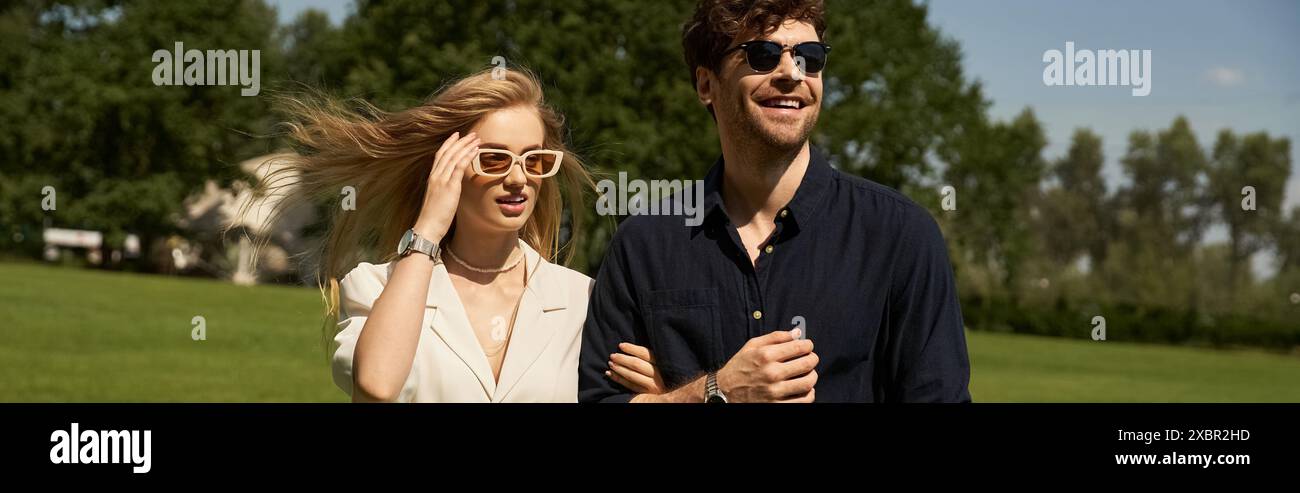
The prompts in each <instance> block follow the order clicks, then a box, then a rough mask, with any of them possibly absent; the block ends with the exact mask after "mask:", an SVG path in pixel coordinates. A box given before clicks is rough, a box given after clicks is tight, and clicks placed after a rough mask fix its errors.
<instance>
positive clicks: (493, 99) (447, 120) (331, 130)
mask: <svg viewBox="0 0 1300 493" xmlns="http://www.w3.org/2000/svg"><path fill="white" fill-rule="evenodd" d="M492 70H493V69H488V70H483V71H480V72H478V73H475V74H473V75H470V76H468V77H465V78H463V79H461V80H459V81H457V82H455V83H453V84H451V85H450V86H447V87H445V88H444V89H443V90H441V91H438V92H437V93H436V94H434V95H433V96H432V97H431V99H430V100H428V101H427V102H425V103H424V104H421V105H419V106H416V107H414V108H410V109H407V110H403V111H398V112H386V111H383V110H380V109H378V108H376V107H374V106H373V105H370V104H369V103H365V102H364V101H357V102H356V103H357V105H358V106H359V107H360V108H359V109H356V110H354V109H350V108H348V107H347V106H345V105H344V104H342V103H340V102H338V101H337V100H334V99H331V98H328V97H323V96H319V95H315V96H312V97H282V98H280V100H281V106H282V109H283V110H284V111H285V112H286V113H287V114H288V116H289V118H288V121H287V122H285V123H284V125H285V126H286V127H287V133H286V135H287V137H288V138H289V139H290V141H291V142H292V143H293V144H294V145H295V147H296V148H297V149H296V150H297V151H298V152H296V153H294V154H289V155H285V156H283V157H279V158H276V159H275V160H274V161H273V162H272V163H271V168H270V169H271V171H270V172H269V174H268V175H267V177H266V178H265V179H264V180H263V181H262V182H261V183H260V184H259V186H258V189H257V192H258V193H257V196H261V197H266V196H271V195H276V194H277V193H281V192H283V193H282V195H281V200H280V201H279V202H277V203H276V205H275V207H274V209H275V210H274V211H273V212H272V213H271V217H272V220H273V221H274V220H275V218H276V217H278V216H279V214H280V213H282V212H284V211H286V210H288V209H290V208H292V207H295V206H297V205H301V204H304V203H320V202H332V203H333V204H334V207H332V208H331V209H329V210H331V211H332V212H330V213H329V214H328V217H327V227H328V229H327V230H326V233H325V235H324V238H323V241H322V243H321V245H320V248H319V251H318V252H317V254H318V255H319V257H318V258H319V261H318V263H317V266H316V279H317V282H318V285H319V287H320V289H321V294H322V297H323V298H324V300H325V318H326V320H325V323H324V327H323V329H324V330H323V332H324V334H323V336H324V337H325V341H326V342H328V341H329V340H330V339H332V338H333V335H334V328H335V326H336V324H337V319H338V314H339V284H338V279H339V278H341V277H342V276H343V275H344V274H346V273H347V272H348V270H350V269H351V268H352V267H353V266H355V265H356V264H357V263H359V262H361V261H365V260H370V261H374V260H375V255H376V254H377V252H382V253H383V256H382V257H380V258H379V260H382V261H390V260H393V259H394V258H395V257H396V253H395V250H396V245H397V242H398V240H399V239H400V238H401V236H402V234H403V233H405V232H406V230H407V229H409V228H411V226H412V225H414V224H415V220H416V219H417V217H418V216H419V213H420V208H421V205H422V204H423V201H424V192H425V188H426V186H427V183H428V176H429V171H430V170H431V169H432V167H433V160H434V153H435V152H437V150H438V148H439V147H440V146H441V145H442V143H443V142H444V141H445V140H446V139H447V138H448V137H450V136H451V134H452V133H455V132H460V134H461V135H464V134H465V133H467V132H468V131H469V130H470V129H471V128H472V127H473V126H474V125H475V124H476V123H477V122H479V121H480V120H481V119H483V117H485V116H487V115H488V114H489V113H492V112H494V111H497V110H501V109H505V108H511V107H515V106H521V105H523V106H529V107H533V108H536V109H537V111H538V113H539V114H540V115H541V119H542V125H543V127H544V128H545V134H546V136H545V141H544V143H543V145H544V146H545V148H547V149H553V150H560V151H564V153H565V156H564V159H563V160H562V161H561V169H560V172H559V173H558V174H557V175H555V177H553V178H550V179H549V180H548V181H549V184H547V185H544V186H542V187H540V190H539V196H538V198H537V206H536V207H535V208H534V210H533V213H532V215H531V216H530V217H529V218H528V221H527V222H526V223H525V225H524V228H523V230H522V231H521V232H520V236H521V238H522V239H523V241H525V242H527V243H528V245H529V246H531V247H533V249H535V250H537V252H538V253H540V254H541V255H542V256H543V257H544V258H546V259H547V260H548V261H552V262H556V261H562V262H563V263H566V264H567V262H568V261H569V259H570V258H572V256H573V253H574V250H575V249H574V248H573V243H574V241H573V239H576V238H581V234H580V228H581V226H582V224H583V218H584V215H585V214H584V211H585V209H584V207H583V206H582V204H583V200H584V196H585V193H586V191H588V190H593V189H594V188H595V185H594V183H593V181H592V178H591V175H590V174H589V173H588V171H587V169H586V167H585V166H584V165H583V163H582V160H581V159H580V158H579V157H578V156H577V155H575V154H574V153H572V152H570V151H569V150H568V148H567V147H566V146H565V143H564V140H565V134H564V117H563V116H562V115H561V114H560V113H559V112H558V111H556V110H554V109H553V108H551V107H550V106H548V105H547V104H546V101H545V99H544V98H543V95H542V86H541V84H540V83H539V82H538V80H537V78H536V76H534V75H533V74H532V73H531V72H528V71H526V70H510V69H495V70H497V72H496V76H495V77H494V74H493V71H492ZM555 185H558V186H555ZM348 186H350V187H353V189H354V190H355V191H356V194H355V196H356V207H355V210H348V211H344V210H342V208H341V207H339V205H340V204H339V201H340V197H341V194H342V192H343V190H344V187H348ZM562 196H563V197H562ZM565 200H567V201H568V202H569V204H570V209H569V213H570V217H569V219H570V220H569V221H568V227H569V233H570V234H569V238H570V241H569V242H567V244H566V245H563V246H561V245H560V225H561V222H562V217H563V214H564V201H565ZM245 212H247V211H246V210H245ZM454 231H455V224H454V223H453V225H452V228H451V231H449V232H448V234H447V235H446V237H447V238H450V237H451V235H452V232H454ZM265 240H266V238H263V241H262V243H264V242H265ZM445 241H446V239H444V242H445ZM561 257H562V260H560V259H561ZM254 258H256V255H254Z"/></svg>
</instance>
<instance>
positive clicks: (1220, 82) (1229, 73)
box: [1205, 67, 1246, 87]
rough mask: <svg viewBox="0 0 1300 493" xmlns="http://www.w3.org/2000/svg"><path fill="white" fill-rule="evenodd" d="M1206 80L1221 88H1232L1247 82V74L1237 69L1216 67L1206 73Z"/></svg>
mask: <svg viewBox="0 0 1300 493" xmlns="http://www.w3.org/2000/svg"><path fill="white" fill-rule="evenodd" d="M1205 79H1206V80H1208V81H1210V83H1212V84H1214V85H1216V86H1219V87H1232V86H1238V85H1241V84H1242V83H1244V82H1246V74H1243V73H1241V71H1240V70H1237V69H1235V68H1228V67H1214V68H1212V69H1210V70H1208V71H1206V72H1205Z"/></svg>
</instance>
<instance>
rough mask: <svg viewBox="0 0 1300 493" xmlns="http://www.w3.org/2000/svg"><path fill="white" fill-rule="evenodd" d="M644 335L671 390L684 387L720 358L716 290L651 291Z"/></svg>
mask: <svg viewBox="0 0 1300 493" xmlns="http://www.w3.org/2000/svg"><path fill="white" fill-rule="evenodd" d="M648 298H649V299H648V303H647V306H648V307H649V310H648V313H647V319H648V320H647V325H646V327H647V331H648V332H649V334H648V335H649V337H650V352H651V354H652V355H653V356H654V358H655V366H656V367H657V368H658V369H659V371H660V372H661V373H662V375H663V379H664V383H665V384H666V385H668V386H669V387H670V388H671V387H676V386H678V385H681V384H684V383H687V382H688V381H690V380H691V379H692V378H694V377H697V376H699V375H700V374H701V373H704V372H706V371H708V370H713V369H716V368H713V366H714V364H715V363H714V362H715V361H717V360H718V359H719V358H720V357H721V352H722V348H721V347H720V343H721V337H722V334H721V333H720V331H721V321H720V319H719V314H718V292H717V290H716V289H669V290H660V291H651V292H650V293H649V297H648Z"/></svg>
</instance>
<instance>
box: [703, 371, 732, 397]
mask: <svg viewBox="0 0 1300 493" xmlns="http://www.w3.org/2000/svg"><path fill="white" fill-rule="evenodd" d="M704 402H707V403H709V404H726V403H727V396H725V395H723V394H722V389H719V388H718V372H716V371H711V372H709V376H707V377H705V378H704Z"/></svg>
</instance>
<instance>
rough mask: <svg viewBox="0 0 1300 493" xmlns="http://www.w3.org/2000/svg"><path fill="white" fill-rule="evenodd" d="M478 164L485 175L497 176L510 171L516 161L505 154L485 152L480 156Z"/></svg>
mask: <svg viewBox="0 0 1300 493" xmlns="http://www.w3.org/2000/svg"><path fill="white" fill-rule="evenodd" d="M478 164H479V169H482V170H483V172H484V173H487V174H492V175H497V174H502V173H505V172H507V171H509V170H510V165H511V164H514V159H513V158H511V157H510V155H509V154H506V153H504V152H496V151H483V152H480V153H479V155H478Z"/></svg>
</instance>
